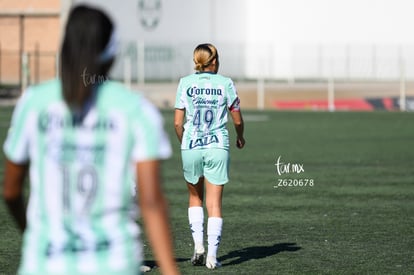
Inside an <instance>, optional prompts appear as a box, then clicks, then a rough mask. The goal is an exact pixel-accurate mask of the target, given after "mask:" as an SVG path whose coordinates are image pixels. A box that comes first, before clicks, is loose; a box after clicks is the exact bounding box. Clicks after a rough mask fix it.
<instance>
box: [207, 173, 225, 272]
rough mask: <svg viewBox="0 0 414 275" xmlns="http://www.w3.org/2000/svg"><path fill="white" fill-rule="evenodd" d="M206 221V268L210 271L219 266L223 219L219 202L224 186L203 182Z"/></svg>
mask: <svg viewBox="0 0 414 275" xmlns="http://www.w3.org/2000/svg"><path fill="white" fill-rule="evenodd" d="M205 185H206V208H207V213H208V220H207V242H208V249H207V259H206V266H207V267H208V268H210V269H214V268H218V267H220V266H221V264H220V263H219V262H218V261H217V250H218V248H219V245H220V241H221V231H222V228H223V218H222V213H221V201H222V195H223V188H224V185H215V184H212V183H210V182H209V181H208V180H205Z"/></svg>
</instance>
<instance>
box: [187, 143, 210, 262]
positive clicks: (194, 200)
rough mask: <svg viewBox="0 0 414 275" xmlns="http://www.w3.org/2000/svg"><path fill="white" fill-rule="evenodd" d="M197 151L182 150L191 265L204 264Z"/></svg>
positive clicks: (200, 176)
mask: <svg viewBox="0 0 414 275" xmlns="http://www.w3.org/2000/svg"><path fill="white" fill-rule="evenodd" d="M198 151H199V150H183V151H182V153H181V155H182V160H183V170H184V178H185V180H186V181H187V189H188V194H189V199H188V205H189V206H188V221H189V224H190V230H191V235H192V237H193V241H194V254H193V257H192V258H191V263H192V264H193V265H203V264H204V253H205V249H204V244H203V243H204V210H203V200H204V178H203V177H202V175H203V170H202V164H203V160H202V156H201V154H200V152H198Z"/></svg>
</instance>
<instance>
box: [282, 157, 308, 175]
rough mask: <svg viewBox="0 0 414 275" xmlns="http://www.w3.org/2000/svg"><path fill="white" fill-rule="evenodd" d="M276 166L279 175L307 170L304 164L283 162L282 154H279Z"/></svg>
mask: <svg viewBox="0 0 414 275" xmlns="http://www.w3.org/2000/svg"><path fill="white" fill-rule="evenodd" d="M275 166H276V172H277V174H278V175H279V176H281V175H284V174H291V173H294V174H300V173H302V172H305V168H304V167H303V164H301V163H290V162H283V161H282V156H279V157H278V158H277V161H276V163H275Z"/></svg>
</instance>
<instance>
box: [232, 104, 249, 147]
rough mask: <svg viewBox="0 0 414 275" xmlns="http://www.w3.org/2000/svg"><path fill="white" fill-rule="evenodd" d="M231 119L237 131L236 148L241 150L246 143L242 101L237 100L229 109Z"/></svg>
mask: <svg viewBox="0 0 414 275" xmlns="http://www.w3.org/2000/svg"><path fill="white" fill-rule="evenodd" d="M229 110H230V115H231V118H232V119H233V123H234V129H235V130H236V135H237V137H236V146H237V148H239V149H241V148H243V147H244V144H245V143H246V141H245V140H244V136H243V134H244V121H243V116H242V113H241V110H240V100H239V99H238V98H236V100H234V102H233V104H232V105H231V106H230V108H229Z"/></svg>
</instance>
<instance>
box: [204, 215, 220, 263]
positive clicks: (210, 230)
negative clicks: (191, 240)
mask: <svg viewBox="0 0 414 275" xmlns="http://www.w3.org/2000/svg"><path fill="white" fill-rule="evenodd" d="M222 227H223V219H222V218H218V217H211V218H208V222H207V240H208V252H207V256H212V257H217V250H218V247H219V244H220V240H221V229H222Z"/></svg>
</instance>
